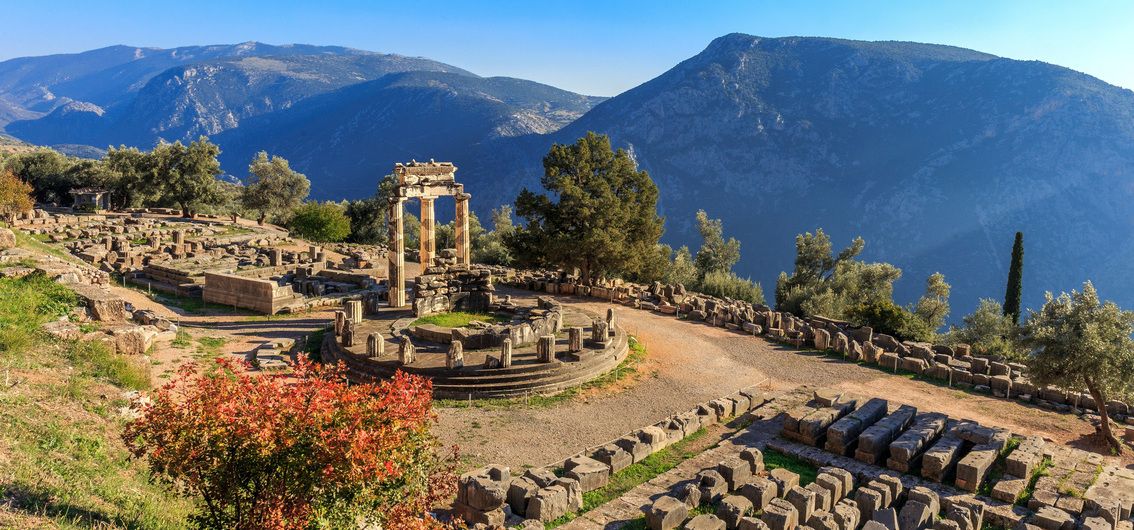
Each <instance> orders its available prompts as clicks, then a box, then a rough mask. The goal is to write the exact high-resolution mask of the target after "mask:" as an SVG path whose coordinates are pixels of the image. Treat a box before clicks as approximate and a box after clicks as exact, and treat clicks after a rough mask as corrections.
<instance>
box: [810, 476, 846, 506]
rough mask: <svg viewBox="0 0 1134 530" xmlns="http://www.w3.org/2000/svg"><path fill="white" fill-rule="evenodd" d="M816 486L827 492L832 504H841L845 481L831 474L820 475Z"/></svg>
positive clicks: (816, 478)
mask: <svg viewBox="0 0 1134 530" xmlns="http://www.w3.org/2000/svg"><path fill="white" fill-rule="evenodd" d="M814 484H816V485H817V486H819V487H821V488H823V489H825V490H827V492H828V494H829V495H830V497H831V502H832V503H836V502H839V500H841V499H842V498H843V495H844V492H843V481H842V480H840V479H839V478H838V477H835V476H834V475H831V474H830V473H820V474H819V475H817V476H816V477H815V482H814Z"/></svg>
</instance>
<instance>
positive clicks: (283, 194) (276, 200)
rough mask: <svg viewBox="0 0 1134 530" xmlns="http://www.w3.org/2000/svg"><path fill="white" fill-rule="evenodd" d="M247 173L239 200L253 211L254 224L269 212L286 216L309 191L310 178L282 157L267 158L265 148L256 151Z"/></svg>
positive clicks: (281, 216) (280, 216)
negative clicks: (292, 167)
mask: <svg viewBox="0 0 1134 530" xmlns="http://www.w3.org/2000/svg"><path fill="white" fill-rule="evenodd" d="M248 173H249V177H248V181H247V182H246V183H245V186H244V193H243V195H242V197H241V202H242V204H243V205H244V208H246V209H248V210H251V211H253V212H256V223H257V224H261V225H262V224H264V221H265V220H266V219H267V218H268V216H269V215H273V216H275V217H277V218H285V217H286V216H287V214H288V213H290V212H291V211H292V210H294V209H295V208H298V207H299V205H300V204H303V199H306V198H307V194H308V193H310V192H311V181H309V180H307V177H306V176H304V175H303V174H302V173H300V172H298V171H295V170H293V169H291V166H290V165H289V164H288V161H287V159H285V158H283V157H281V156H273V157H271V158H269V157H268V153H266V152H264V151H260V152H259V153H256V156H255V157H253V158H252V163H251V164H249V165H248Z"/></svg>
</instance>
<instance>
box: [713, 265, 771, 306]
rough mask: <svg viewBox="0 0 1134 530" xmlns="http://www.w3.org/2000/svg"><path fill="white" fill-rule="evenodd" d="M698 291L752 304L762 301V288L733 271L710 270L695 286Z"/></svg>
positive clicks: (761, 302)
mask: <svg viewBox="0 0 1134 530" xmlns="http://www.w3.org/2000/svg"><path fill="white" fill-rule="evenodd" d="M697 288H698V289H697V290H699V291H700V292H702V293H704V294H707V295H711V296H717V297H722V298H732V299H734V300H744V301H746V302H751V303H753V304H763V303H764V290H763V289H762V288H761V287H760V284H759V283H756V282H754V281H752V280H750V279H746V278H741V277H739V276H737V275H736V273H734V272H731V271H729V272H719V271H718V272H710V273H708V274H706V275H705V277H704V278H703V279H702V280H701V282H700V285H698V286H697Z"/></svg>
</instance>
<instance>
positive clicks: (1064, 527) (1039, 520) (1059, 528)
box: [1031, 506, 1075, 530]
mask: <svg viewBox="0 0 1134 530" xmlns="http://www.w3.org/2000/svg"><path fill="white" fill-rule="evenodd" d="M1031 524H1034V525H1036V526H1038V527H1040V528H1042V529H1043V530H1072V529H1073V528H1074V527H1075V518H1074V517H1072V516H1071V514H1069V513H1067V512H1065V511H1063V510H1060V509H1058V508H1052V507H1050V506H1044V507H1043V508H1040V509H1039V511H1037V512H1036V513H1035V515H1033V516H1032V519H1031Z"/></svg>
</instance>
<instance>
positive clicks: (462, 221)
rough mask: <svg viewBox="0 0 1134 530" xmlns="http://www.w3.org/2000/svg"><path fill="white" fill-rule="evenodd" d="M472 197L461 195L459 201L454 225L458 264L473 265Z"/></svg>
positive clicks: (465, 194)
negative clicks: (470, 202) (470, 220)
mask: <svg viewBox="0 0 1134 530" xmlns="http://www.w3.org/2000/svg"><path fill="white" fill-rule="evenodd" d="M470 198H472V195H469V194H468V193H461V194H459V195H457V196H456V199H457V217H456V221H455V222H454V223H453V224H454V225H455V227H456V228H454V230H453V232H454V235H455V236H456V241H457V263H459V264H461V265H468V264H470V263H472V261H471V253H470V248H469V244H470V241H469V199H470Z"/></svg>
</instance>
